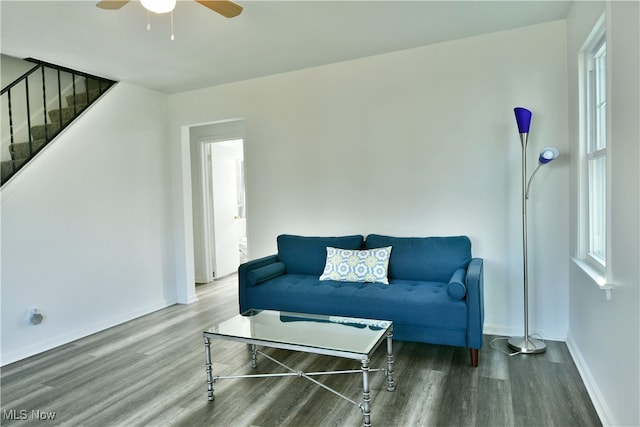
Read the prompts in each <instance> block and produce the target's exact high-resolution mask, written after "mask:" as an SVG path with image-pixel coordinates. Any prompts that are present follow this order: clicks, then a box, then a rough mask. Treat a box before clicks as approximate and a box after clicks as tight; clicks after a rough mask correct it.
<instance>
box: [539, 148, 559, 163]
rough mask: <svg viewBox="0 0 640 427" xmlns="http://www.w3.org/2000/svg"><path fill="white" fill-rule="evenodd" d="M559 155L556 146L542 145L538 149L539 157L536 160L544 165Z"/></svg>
mask: <svg viewBox="0 0 640 427" xmlns="http://www.w3.org/2000/svg"><path fill="white" fill-rule="evenodd" d="M559 155H560V151H558V149H557V148H556V147H544V148H543V149H542V150H540V157H538V162H540V164H541V165H546V164H547V163H549V162H550V161H552V160H555V159H557V158H558V156H559Z"/></svg>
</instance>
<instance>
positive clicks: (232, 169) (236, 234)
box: [211, 143, 243, 277]
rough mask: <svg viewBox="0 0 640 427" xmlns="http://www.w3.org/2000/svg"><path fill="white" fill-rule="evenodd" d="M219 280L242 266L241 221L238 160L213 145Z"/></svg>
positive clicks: (224, 147)
mask: <svg viewBox="0 0 640 427" xmlns="http://www.w3.org/2000/svg"><path fill="white" fill-rule="evenodd" d="M211 168H212V171H211V172H212V183H213V224H214V236H215V239H214V240H215V242H214V251H215V257H214V259H215V276H216V277H223V276H226V275H229V274H231V273H234V272H235V271H237V269H238V266H239V265H240V239H241V237H242V236H241V234H242V223H241V221H243V220H241V218H239V215H238V194H239V193H238V184H239V183H238V179H237V156H236V154H235V150H234V149H232V148H230V147H228V146H227V145H226V144H223V143H212V144H211Z"/></svg>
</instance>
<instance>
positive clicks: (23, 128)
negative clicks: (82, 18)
mask: <svg viewBox="0 0 640 427" xmlns="http://www.w3.org/2000/svg"><path fill="white" fill-rule="evenodd" d="M27 61H30V62H34V63H35V64H36V65H35V66H34V67H33V68H31V69H30V70H28V71H27V72H26V73H24V74H23V75H22V76H20V77H19V78H17V79H16V80H15V81H13V82H12V83H11V84H9V85H7V87H5V88H3V89H2V91H0V97H1V99H2V100H1V103H0V105H1V109H2V112H1V114H2V122H3V123H8V126H2V136H1V141H0V157H1V158H2V160H3V161H2V184H4V183H5V182H7V181H8V180H9V179H10V178H11V177H12V176H13V175H15V173H16V172H18V170H20V169H21V168H22V167H23V166H24V165H26V164H27V163H28V162H29V160H31V159H32V158H33V157H35V155H36V154H37V153H38V152H39V151H40V150H42V149H43V148H44V147H45V146H46V145H47V144H48V143H49V142H50V141H51V140H53V139H54V138H55V137H56V136H57V135H58V134H59V133H60V132H61V131H62V130H63V129H64V128H65V127H66V126H68V125H69V124H70V123H71V122H73V120H75V119H76V118H77V117H78V116H79V115H80V113H82V112H83V111H84V110H85V109H86V108H87V107H88V106H89V105H90V104H91V103H92V102H94V101H95V100H97V99H98V98H99V97H100V96H102V94H104V93H105V92H106V91H107V89H109V88H110V87H111V86H112V85H113V84H114V83H115V82H114V81H113V80H109V79H105V78H103V77H99V76H95V75H91V74H88V73H84V72H81V71H77V70H72V69H70V68H66V67H62V66H59V65H55V64H51V63H48V62H44V61H39V60H35V59H32V58H29V59H27ZM34 84H35V85H36V86H37V85H41V91H38V90H33V89H32V87H31V86H33V85H34ZM63 100H66V104H67V106H66V107H65V106H64V105H63V104H64V103H63ZM7 158H8V159H9V160H6V159H7Z"/></svg>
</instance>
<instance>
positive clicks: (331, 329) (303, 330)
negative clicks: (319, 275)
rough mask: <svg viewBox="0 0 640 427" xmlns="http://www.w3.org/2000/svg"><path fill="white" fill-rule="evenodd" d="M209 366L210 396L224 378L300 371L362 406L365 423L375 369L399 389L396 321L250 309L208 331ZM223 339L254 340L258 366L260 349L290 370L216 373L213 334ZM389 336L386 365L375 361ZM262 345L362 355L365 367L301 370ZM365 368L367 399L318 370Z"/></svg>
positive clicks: (254, 363) (253, 352)
mask: <svg viewBox="0 0 640 427" xmlns="http://www.w3.org/2000/svg"><path fill="white" fill-rule="evenodd" d="M203 336H204V345H205V360H206V372H207V397H208V399H209V400H213V399H214V394H213V391H214V390H213V385H214V384H215V383H216V382H217V381H219V380H222V379H231V378H265V377H287V376H297V377H301V378H305V379H307V380H309V381H311V382H313V383H315V384H317V385H319V386H320V387H322V388H324V389H326V390H328V391H330V392H332V393H334V394H336V395H337V396H339V397H341V398H343V399H345V400H347V401H349V402H351V403H352V404H354V405H356V406H358V407H359V408H360V409H361V410H362V414H363V415H364V425H365V426H370V425H371V395H370V391H369V372H377V371H384V373H385V375H386V377H387V390H388V391H393V390H394V389H395V383H394V380H393V348H392V336H393V323H392V322H391V321H387V320H371V319H358V318H352V317H340V316H323V315H316V314H303V313H291V312H280V311H272V310H250V311H248V312H246V313H242V314H239V315H236V316H234V317H232V318H231V319H229V320H227V321H224V322H222V323H220V324H218V325H216V326H213V327H212V328H210V329H207V330H206V331H204V332H203ZM212 339H222V340H228V341H237V342H242V343H246V344H249V345H250V348H251V366H252V367H253V368H255V367H257V363H258V362H257V356H258V355H260V356H262V357H264V358H266V359H269V360H271V361H272V362H274V363H275V364H277V365H279V366H281V367H283V368H285V369H286V370H287V371H288V372H284V373H274V374H253V375H225V376H222V375H214V374H213V372H212V369H211V340H212ZM385 340H386V343H387V363H386V365H387V366H386V367H385V368H379V369H374V368H370V367H369V362H370V358H371V356H372V354H373V353H374V352H375V351H376V349H377V348H378V347H379V346H380V344H381V343H382V342H383V341H385ZM258 347H272V348H279V349H286V350H295V351H302V352H306V353H312V354H321V355H327V356H336V357H343V358H347V359H355V360H359V361H360V364H361V369H354V370H347V371H327V372H306V373H305V372H301V371H297V370H295V369H293V368H290V367H289V366H287V365H285V364H284V363H281V362H279V361H277V360H276V359H274V358H273V357H271V356H269V355H267V354H265V353H263V352H261V351H260V350H259V349H258ZM353 373H362V402H360V403H359V402H356V401H354V400H352V399H350V398H349V397H347V396H344V395H343V394H341V393H339V392H337V391H336V390H334V389H332V388H331V387H328V386H326V385H324V384H322V383H320V382H319V381H317V380H315V379H314V378H312V377H314V376H319V375H335V374H353Z"/></svg>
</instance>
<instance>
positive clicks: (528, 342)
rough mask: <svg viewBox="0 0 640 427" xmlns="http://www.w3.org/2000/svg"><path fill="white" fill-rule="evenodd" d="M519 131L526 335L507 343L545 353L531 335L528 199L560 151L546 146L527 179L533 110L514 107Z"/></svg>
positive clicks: (526, 350) (511, 345)
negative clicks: (533, 185)
mask: <svg viewBox="0 0 640 427" xmlns="http://www.w3.org/2000/svg"><path fill="white" fill-rule="evenodd" d="M514 112H515V114H516V121H517V123H518V131H519V132H520V144H521V146H522V267H523V277H524V336H522V337H512V338H509V339H508V341H507V343H508V345H509V347H510V348H512V349H514V350H516V351H517V352H518V353H523V354H528V353H543V352H544V351H545V350H546V349H547V345H546V344H545V343H544V341H542V340H538V339H535V338H531V337H530V336H529V266H528V254H527V246H528V245H527V200H528V199H529V187H530V185H531V181H532V180H533V177H534V176H535V175H536V173H537V172H538V169H540V166H543V165H545V164H547V163H549V162H550V161H552V160H554V159H556V158H557V157H558V156H559V154H560V152H559V151H558V150H557V149H556V148H555V147H545V148H543V149H542V151H541V152H540V157H539V158H538V166H537V167H536V169H535V170H534V171H533V173H532V174H531V177H530V178H529V180H528V181H527V140H528V137H529V125H530V123H531V111H529V110H527V109H525V108H520V107H517V108H515V109H514Z"/></svg>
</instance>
